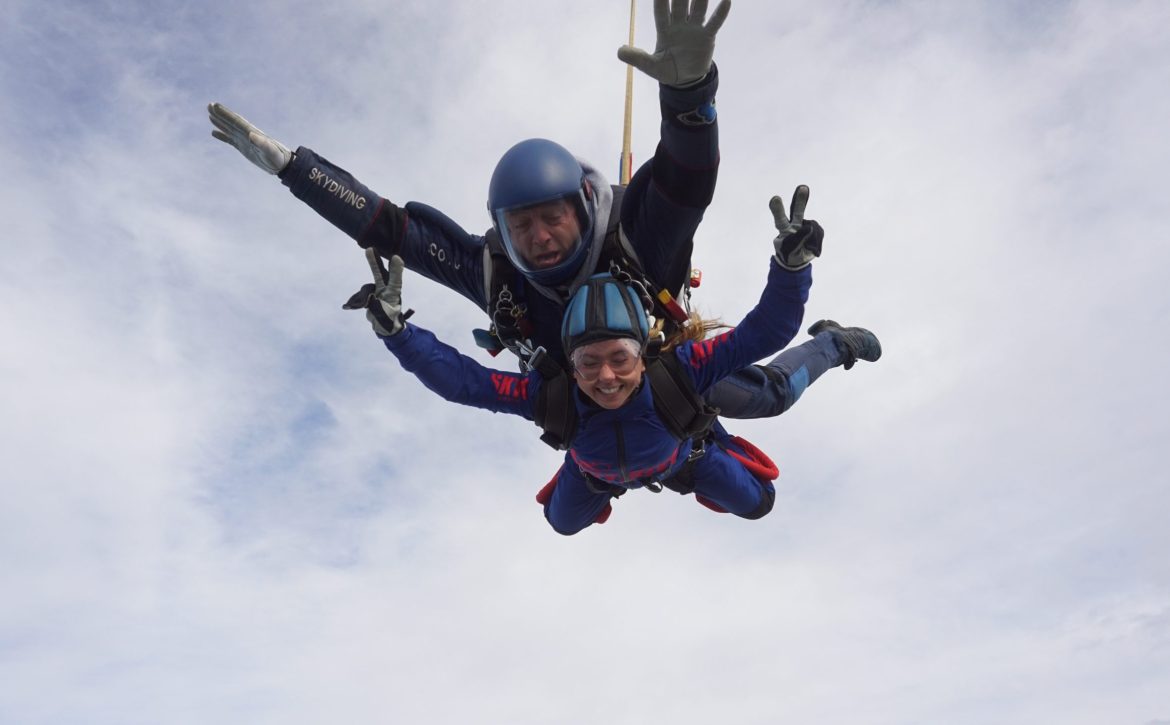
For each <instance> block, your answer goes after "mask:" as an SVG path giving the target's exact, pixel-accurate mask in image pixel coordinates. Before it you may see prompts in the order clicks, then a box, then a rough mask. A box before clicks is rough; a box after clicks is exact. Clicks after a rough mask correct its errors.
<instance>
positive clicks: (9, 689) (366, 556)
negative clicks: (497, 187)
mask: <svg viewBox="0 0 1170 725" xmlns="http://www.w3.org/2000/svg"><path fill="white" fill-rule="evenodd" d="M627 15H628V6H627V5H626V4H625V3H624V2H623V1H622V0H608V1H607V2H605V3H601V2H594V3H570V2H543V3H533V2H518V1H516V0H500V1H499V2H495V3H482V2H471V1H469V0H468V1H463V0H457V1H456V0H442V1H430V0H427V1H424V0H402V1H400V2H397V3H378V2H371V1H370V0H338V1H337V2H331V3H316V2H305V1H304V0H295V1H293V2H270V1H266V0H260V1H258V2H251V3H219V2H213V3H188V2H178V1H176V0H163V1H162V2H155V3H132V2H131V3H112V2H89V1H86V2H82V1H80V0H76V1H74V0H63V1H59V2H53V3H34V2H31V0H7V2H6V3H5V9H4V11H3V17H4V21H3V22H0V94H2V99H3V102H2V103H0V131H2V133H0V157H2V158H3V159H4V166H5V177H6V183H5V184H4V193H3V194H0V214H2V218H3V224H2V225H0V226H2V230H0V239H2V242H0V269H2V271H3V274H2V275H0V330H2V331H3V344H2V345H0V373H2V374H0V413H2V415H0V461H2V462H3V472H2V473H0V484H2V492H3V503H2V505H0V591H2V592H3V594H2V595H0V722H3V723H22V724H25V723H99V724H104V723H119V724H124V723H182V724H185V723H192V724H196V723H200V724H201V723H209V722H215V723H282V724H283V723H321V722H403V723H405V722H419V723H423V722H425V723H466V722H508V723H548V722H559V723H596V722H613V723H646V722H675V723H708V722H733V723H774V722H803V723H863V724H870V723H875V724H886V723H890V724H899V723H958V724H966V723H971V724H981V725H982V724H985V723H1043V722H1050V723H1062V724H1066V723H1067V724H1075V723H1091V724H1096V723H1110V724H1111V725H1112V724H1116V723H1133V724H1134V725H1151V724H1154V723H1163V724H1164V723H1170V694H1168V693H1170V557H1168V555H1167V552H1168V551H1170V527H1168V526H1167V523H1166V522H1167V512H1168V511H1170V491H1168V490H1167V481H1168V480H1170V476H1167V474H1166V473H1165V471H1164V466H1165V456H1164V454H1163V451H1164V449H1165V446H1166V441H1167V440H1170V417H1168V416H1167V414H1166V406H1167V402H1168V401H1170V383H1168V382H1167V378H1166V374H1165V368H1166V365H1167V363H1170V354H1168V351H1170V343H1168V342H1167V339H1166V334H1165V330H1166V328H1167V325H1166V319H1167V315H1168V314H1170V295H1168V294H1167V292H1166V287H1165V281H1164V280H1165V278H1166V274H1167V271H1168V270H1170V244H1168V241H1170V239H1168V238H1170V234H1168V230H1167V227H1168V222H1170V204H1167V202H1166V198H1165V188H1166V182H1165V170H1166V169H1167V168H1168V167H1170V142H1168V141H1167V127H1168V122H1170V96H1167V94H1166V91H1165V89H1166V88H1167V87H1170V44H1168V43H1167V42H1166V28H1167V27H1170V5H1167V4H1166V3H1164V2H1162V1H1161V0H1148V1H1143V0H1132V1H1130V2H1105V1H1104V0H1100V1H1097V2H1055V1H1049V2H1025V1H1023V0H1019V1H1012V0H1004V1H1003V2H994V3H975V2H967V3H945V4H944V3H933V2H925V1H923V2H863V1H861V0H828V1H826V2H821V3H797V2H789V1H787V0H774V1H770V2H751V1H749V0H736V4H735V6H734V7H733V9H732V11H731V14H730V17H729V18H728V20H727V23H726V25H725V26H724V29H723V31H722V33H721V34H720V36H719V44H718V49H717V53H716V59H717V62H718V63H719V66H720V70H721V76H722V78H721V88H720V92H719V96H718V104H719V110H720V124H721V127H720V130H721V139H722V143H721V150H722V165H721V172H720V179H719V187H718V190H717V192H716V198H715V201H714V203H713V205H712V207H711V208H710V210H709V212H708V214H707V217H706V219H705V221H704V223H703V226H702V227H701V229H700V235H699V237H698V240H697V251H696V256H695V262H696V264H697V265H698V266H700V267H702V268H703V270H704V272H705V280H704V285H703V287H702V289H701V290H700V293H699V296H698V302H699V304H700V305H701V307H702V308H703V309H704V310H706V311H709V312H712V313H718V314H721V315H722V316H724V317H726V318H728V319H730V320H735V319H738V318H739V316H741V315H742V314H743V313H744V312H746V311H747V310H748V309H749V308H750V307H751V305H752V304H753V303H754V301H755V299H756V297H757V294H758V290H759V289H760V288H761V287H762V285H763V281H764V278H765V275H766V269H767V267H766V263H767V256H768V254H769V252H770V248H771V245H770V240H771V237H772V236H773V234H774V230H773V229H772V228H771V217H770V214H769V212H768V209H767V201H768V199H769V198H770V197H771V196H772V195H773V194H776V193H779V194H782V195H785V196H787V195H788V194H790V193H791V190H792V188H793V187H794V186H795V185H796V184H798V183H807V184H809V186H810V187H811V189H812V199H811V201H810V204H809V212H808V214H809V216H812V217H815V218H817V219H818V220H819V221H821V222H822V224H823V225H824V226H825V228H826V230H827V238H826V243H825V252H824V255H823V257H822V258H821V260H819V261H818V262H817V263H816V265H815V277H816V283H815V285H814V287H813V290H812V299H811V301H810V304H809V307H808V311H807V313H806V319H807V320H810V321H811V320H816V319H819V318H821V317H833V318H835V319H838V320H840V321H842V322H846V323H849V324H861V325H865V326H867V327H870V328H872V329H873V330H875V331H876V332H877V333H878V334H879V335H880V336H881V339H882V341H883V344H884V347H885V357H884V358H883V359H882V360H881V362H880V363H878V364H875V365H867V364H864V363H863V364H861V365H859V366H858V367H856V368H854V369H853V370H852V371H850V372H844V371H840V370H835V371H832V372H831V373H829V374H827V375H826V376H825V377H824V378H822V379H821V380H820V381H819V382H818V383H817V384H816V385H815V386H814V387H813V388H811V389H810V391H809V392H808V393H807V394H806V395H805V397H804V398H803V399H802V400H801V402H800V404H799V405H798V406H797V407H795V408H793V409H792V410H791V411H789V412H788V413H786V414H785V415H784V416H782V417H781V418H778V419H772V420H767V421H751V422H744V423H734V424H731V425H730V427H731V428H732V430H733V431H734V432H737V433H740V434H742V435H744V436H745V437H747V438H749V439H751V440H753V441H754V442H756V443H757V444H758V445H760V446H761V447H762V448H764V449H765V450H767V451H768V452H770V453H771V454H772V455H773V457H774V458H775V459H776V460H777V461H778V463H779V465H780V468H781V471H782V478H781V480H780V482H779V489H778V490H779V496H778V500H777V505H776V509H775V511H774V512H773V513H772V514H771V515H770V516H769V517H767V518H765V519H763V520H761V521H757V522H748V521H743V520H739V519H733V518H730V517H725V516H724V517H721V516H718V515H715V514H713V513H711V512H708V511H707V510H706V509H703V508H701V507H699V506H697V505H695V503H694V502H693V501H691V500H689V499H685V498H682V497H679V496H675V495H673V494H669V493H668V494H663V495H658V496H655V495H653V494H650V493H641V494H634V495H630V496H627V497H625V498H623V499H622V500H621V501H620V502H618V503H617V504H616V506H615V509H616V510H615V512H614V515H613V517H612V518H611V519H610V522H609V523H607V524H605V525H604V526H600V527H594V528H592V529H590V530H587V531H585V532H583V533H582V534H580V535H578V536H575V537H570V538H564V537H560V536H558V535H556V534H554V533H553V532H552V531H551V530H550V529H549V528H548V527H547V525H546V523H545V522H544V520H543V518H542V516H541V513H540V509H539V507H538V505H537V504H536V503H535V502H534V501H533V495H534V493H535V492H536V490H537V489H538V488H540V486H541V485H542V484H543V483H544V482H545V481H547V480H548V478H549V477H550V476H551V474H552V473H553V471H554V470H555V469H556V466H557V464H558V456H557V454H556V453H554V452H553V451H551V450H549V449H547V448H546V447H545V446H543V445H542V444H541V443H540V442H539V441H538V440H537V437H536V435H535V431H534V429H532V428H531V426H530V425H529V424H527V423H525V422H524V421H521V420H519V419H510V418H503V417H499V416H495V417H493V416H492V415H491V414H489V413H486V412H483V411H473V410H465V409H460V408H456V407H454V406H451V405H449V404H446V403H444V402H442V401H439V400H437V399H434V398H432V397H431V396H430V395H429V394H428V393H427V392H426V391H425V390H423V389H422V387H421V386H420V385H419V384H418V383H417V381H415V380H414V379H413V378H411V377H409V376H407V375H405V374H403V373H402V372H401V371H400V370H398V369H397V368H396V365H395V363H394V361H393V359H392V358H391V357H390V356H389V355H388V353H386V352H385V350H384V349H383V348H382V347H381V345H380V344H379V343H378V342H377V341H376V340H375V339H374V338H373V336H372V334H371V332H370V330H369V327H368V325H367V324H366V322H365V320H364V319H363V317H362V316H361V315H359V314H356V313H346V312H343V311H342V310H341V309H340V304H341V302H342V301H343V300H345V299H346V297H348V295H349V294H350V293H351V292H352V291H353V290H354V289H356V287H357V286H358V285H359V284H361V283H362V282H364V281H365V276H366V274H367V270H366V267H365V263H364V260H363V258H362V256H361V254H360V253H359V251H358V249H357V247H356V246H355V245H354V244H353V243H352V241H350V240H349V239H348V238H346V237H344V236H343V235H341V234H340V233H339V232H337V231H336V230H334V229H333V228H332V227H331V226H330V225H329V224H327V223H326V222H324V221H322V220H321V219H319V218H318V217H317V216H316V215H315V214H314V213H312V212H311V211H309V210H308V209H307V208H304V207H303V206H302V205H301V204H300V202H298V201H296V200H295V199H294V198H293V197H292V196H291V195H290V194H289V193H288V192H287V190H286V189H284V188H283V187H282V186H281V185H280V184H279V183H278V182H276V181H275V180H274V179H273V178H271V177H268V176H266V175H264V174H263V173H262V172H260V171H259V170H258V169H256V168H255V167H253V166H251V165H250V164H249V163H248V162H247V161H246V160H244V159H243V157H241V156H240V155H239V154H237V153H236V152H235V151H234V150H232V149H230V148H229V147H227V146H225V145H223V144H221V143H218V142H216V141H215V140H213V139H212V138H211V136H210V126H209V124H208V122H207V120H206V111H205V106H206V104H207V103H208V102H210V101H213V100H214V101H220V102H223V103H225V104H226V105H228V106H229V107H231V108H233V109H235V110H237V111H239V112H240V113H242V114H243V115H244V116H246V117H247V118H249V119H250V120H252V121H253V122H255V123H256V124H257V125H259V126H260V127H261V128H263V129H265V130H266V131H268V132H269V133H271V134H272V135H274V136H275V137H277V138H279V139H281V140H282V141H284V142H285V143H286V144H288V145H290V146H293V147H295V146H297V145H306V146H309V147H311V148H313V149H314V150H316V151H318V152H319V153H321V154H323V155H325V156H327V157H328V158H329V159H331V160H332V161H335V162H337V163H339V164H340V165H342V166H344V167H345V168H347V169H348V170H349V171H351V172H352V173H353V174H354V175H355V176H357V177H358V178H359V179H361V180H362V181H363V182H365V183H366V184H367V185H369V186H370V187H371V188H373V189H374V190H376V191H377V192H378V193H380V194H382V195H383V196H386V197H388V198H390V199H393V200H396V201H399V202H405V201H408V200H419V201H425V202H428V203H430V204H432V205H434V206H436V207H438V208H440V209H443V210H445V211H446V212H447V213H448V214H449V215H451V216H452V217H454V218H455V219H457V220H458V221H460V222H461V223H463V224H464V225H465V226H467V227H468V228H469V229H473V230H478V231H482V229H484V228H485V227H486V224H487V221H488V219H487V213H486V211H485V210H484V198H485V194H486V187H487V180H488V177H489V175H490V173H491V169H492V167H493V165H494V163H495V160H496V159H497V158H498V157H499V155H500V154H501V153H502V152H503V151H504V150H505V149H506V148H507V147H508V146H510V145H511V144H512V143H514V142H515V141H516V140H519V139H521V138H526V137H530V136H537V135H539V136H546V137H551V138H553V139H556V140H558V141H560V142H561V143H563V144H565V145H567V146H569V147H570V148H572V149H573V150H574V151H575V152H576V153H578V154H579V155H581V156H582V157H584V158H587V159H590V160H592V161H593V162H594V163H595V164H597V165H598V166H600V167H601V168H602V169H604V170H607V171H608V173H610V174H611V175H612V176H615V177H616V173H617V161H618V154H619V150H620V134H621V117H620V116H621V108H622V99H623V81H624V75H625V72H624V66H623V65H622V64H621V63H620V62H619V61H618V60H617V59H616V56H615V50H616V48H617V46H619V45H620V44H622V43H623V42H624V40H625V35H626V20H627ZM638 22H639V28H638V44H639V45H643V46H652V45H653V22H652V12H651V8H650V3H649V0H643V2H642V3H640V7H639V9H638ZM635 95H636V98H635V106H636V109H635V116H636V120H635V125H634V137H635V138H634V154H635V160H636V161H641V160H645V159H646V158H648V157H649V155H650V154H651V153H652V151H653V148H654V144H655V142H656V138H657V122H658V121H657V101H656V87H655V85H654V83H653V82H652V81H650V80H649V79H647V78H645V77H639V78H638V79H637V80H636V93H635ZM405 295H406V300H407V302H408V304H409V305H410V306H412V307H414V308H416V309H417V310H418V313H417V317H416V318H415V320H416V321H417V322H419V323H420V324H423V325H425V326H427V327H430V328H432V329H434V330H436V331H437V332H438V334H439V335H440V336H441V337H443V338H444V339H447V340H449V341H451V342H453V343H455V344H457V345H460V346H462V347H464V348H467V349H469V348H470V345H471V336H470V332H469V331H470V329H471V328H473V327H476V326H479V325H480V324H481V322H482V321H481V315H480V313H479V312H478V311H477V310H476V309H475V308H474V307H473V306H471V305H470V304H468V303H467V302H465V301H463V300H462V299H460V298H458V297H456V296H455V295H454V294H452V293H450V292H448V291H446V290H443V289H442V288H439V287H438V286H436V285H434V284H431V283H430V282H427V281H425V280H422V279H421V278H419V277H417V276H414V275H408V277H407V279H406V286H405ZM483 359H484V360H485V362H486V361H487V359H486V358H483Z"/></svg>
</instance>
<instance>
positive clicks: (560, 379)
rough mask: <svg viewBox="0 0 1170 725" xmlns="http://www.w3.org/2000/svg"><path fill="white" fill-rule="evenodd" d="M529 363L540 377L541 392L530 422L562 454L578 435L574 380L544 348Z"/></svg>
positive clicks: (543, 439)
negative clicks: (532, 421)
mask: <svg viewBox="0 0 1170 725" xmlns="http://www.w3.org/2000/svg"><path fill="white" fill-rule="evenodd" d="M529 364H530V365H532V366H533V368H534V369H535V370H536V371H537V372H538V373H540V377H541V378H542V381H541V386H540V393H539V394H538V395H537V396H536V405H535V407H534V410H533V416H532V417H533V420H534V421H535V422H536V425H537V426H539V427H540V429H541V430H542V431H543V432H542V433H541V435H540V439H541V440H542V441H544V442H545V443H547V444H548V445H550V446H552V447H553V448H554V449H555V450H558V451H565V450H568V449H569V444H570V443H572V441H573V436H575V435H576V434H577V406H576V405H575V404H574V403H573V380H572V379H571V378H570V377H569V374H568V372H566V371H565V369H564V368H562V367H561V366H560V365H558V364H557V362H556V361H555V360H553V359H552V358H551V357H549V356H548V355H547V354H545V352H544V350H543V348H542V349H540V350H538V352H537V353H536V354H535V355H533V357H532V359H531V360H530V361H529Z"/></svg>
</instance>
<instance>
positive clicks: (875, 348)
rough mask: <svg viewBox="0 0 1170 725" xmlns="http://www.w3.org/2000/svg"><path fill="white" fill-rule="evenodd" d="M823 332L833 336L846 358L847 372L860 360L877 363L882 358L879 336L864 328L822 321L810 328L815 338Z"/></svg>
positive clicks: (809, 331)
mask: <svg viewBox="0 0 1170 725" xmlns="http://www.w3.org/2000/svg"><path fill="white" fill-rule="evenodd" d="M821 332H827V333H829V334H830V335H832V336H833V342H834V343H836V345H837V349H838V350H840V351H841V354H842V355H844V356H845V359H844V360H843V361H842V365H844V366H845V369H846V370H848V369H849V368H851V367H853V363H855V362H857V361H858V360H865V361H867V362H875V361H876V360H877V359H878V358H880V357H881V356H882V344H881V343H880V342H878V339H877V335H875V334H873V333H872V332H870V331H869V330H867V329H865V328H864V327H841V326H840V325H838V324H837V323H836V322H834V321H832V320H821V321H820V322H814V323H813V325H812V327H810V328H808V334H810V335H812V336H814V337H815V336H816V335H817V334H818V333H821Z"/></svg>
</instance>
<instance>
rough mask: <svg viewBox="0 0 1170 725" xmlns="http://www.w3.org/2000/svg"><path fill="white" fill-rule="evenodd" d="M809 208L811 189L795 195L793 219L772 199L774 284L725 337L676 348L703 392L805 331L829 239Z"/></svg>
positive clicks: (771, 269)
mask: <svg viewBox="0 0 1170 725" xmlns="http://www.w3.org/2000/svg"><path fill="white" fill-rule="evenodd" d="M807 203H808V187H807V186H804V185H801V186H798V187H797V188H796V192H795V193H794V194H793V197H792V206H791V210H792V216H791V218H789V216H788V215H787V214H785V212H784V202H783V201H781V200H780V197H773V198H772V201H771V203H770V207H771V210H772V218H773V221H774V222H775V225H776V231H777V235H776V238H775V239H773V240H772V246H773V251H774V252H775V253H774V254H773V255H772V256H771V257H770V258H769V269H768V284H767V286H766V287H765V288H764V291H763V293H762V294H761V295H760V301H759V302H758V303H756V306H755V307H754V308H753V309H752V310H751V311H750V312H748V314H747V315H746V316H745V317H744V319H743V321H742V322H741V323H740V324H739V325H738V326H737V327H736V328H735V329H733V330H730V331H728V332H725V333H723V334H722V335H718V336H716V337H713V338H711V339H708V340H702V341H700V342H694V343H687V344H684V345H681V346H680V347H678V348H677V349H676V351H675V353H676V354H677V355H678V357H679V359H680V360H682V362H683V363H684V368H685V369H686V370H688V371H690V373H691V375H692V376H693V377H694V380H695V388H696V389H697V390H698V391H699V392H703V391H705V390H706V389H707V388H709V387H711V386H712V385H713V384H715V383H716V382H718V381H719V380H721V379H723V378H724V377H726V376H728V375H730V374H731V373H733V372H735V371H736V370H739V369H741V368H744V367H746V366H748V365H751V364H752V363H754V362H756V361H757V360H760V359H761V358H764V357H767V356H769V355H773V354H775V353H777V352H779V351H780V350H781V349H783V348H784V346H785V345H787V344H788V343H789V342H791V341H792V338H794V337H796V334H797V332H799V331H800V324H801V321H802V320H803V319H804V303H805V302H807V301H808V291H809V288H810V287H811V286H812V267H811V263H812V260H813V258H815V257H818V256H820V253H821V243H822V241H823V239H824V234H825V232H824V229H822V228H821V225H820V224H818V223H817V222H816V221H814V220H812V219H805V218H804V208H805V204H807Z"/></svg>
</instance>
